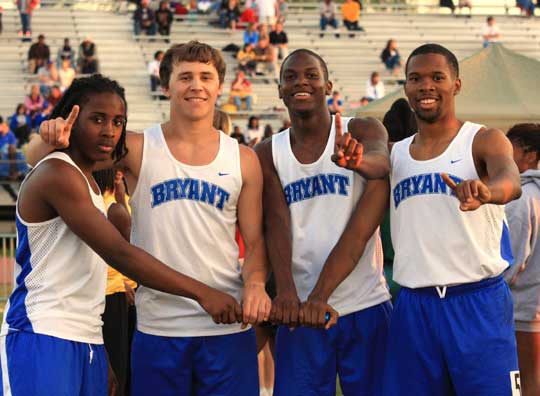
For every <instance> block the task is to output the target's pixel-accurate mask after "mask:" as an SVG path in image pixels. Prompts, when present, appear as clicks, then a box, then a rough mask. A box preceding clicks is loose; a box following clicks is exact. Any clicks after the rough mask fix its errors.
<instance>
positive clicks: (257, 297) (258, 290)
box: [242, 282, 272, 329]
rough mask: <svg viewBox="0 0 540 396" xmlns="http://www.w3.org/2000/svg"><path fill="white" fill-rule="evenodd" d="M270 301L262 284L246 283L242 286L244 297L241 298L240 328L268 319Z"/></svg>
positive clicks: (270, 306)
mask: <svg viewBox="0 0 540 396" xmlns="http://www.w3.org/2000/svg"><path fill="white" fill-rule="evenodd" d="M271 308H272V301H271V300H270V297H268V294H266V289H265V285H264V283H255V282H254V283H247V284H246V285H244V296H243V297H242V328H243V329H244V328H246V327H247V325H248V324H257V323H261V322H263V321H265V320H268V319H269V318H270V309H271Z"/></svg>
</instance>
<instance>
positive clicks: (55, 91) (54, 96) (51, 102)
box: [44, 85, 62, 116]
mask: <svg viewBox="0 0 540 396" xmlns="http://www.w3.org/2000/svg"><path fill="white" fill-rule="evenodd" d="M60 99H62V90H61V89H60V87H59V86H58V85H53V86H52V88H51V92H50V93H49V95H48V96H47V98H46V99H45V101H46V106H47V108H46V110H45V112H44V114H45V115H47V116H49V115H50V114H51V113H52V111H53V109H54V108H55V107H56V105H57V104H58V102H60Z"/></svg>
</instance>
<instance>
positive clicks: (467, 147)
mask: <svg viewBox="0 0 540 396" xmlns="http://www.w3.org/2000/svg"><path fill="white" fill-rule="evenodd" d="M406 75H407V80H406V84H405V93H406V95H407V98H408V100H409V103H410V104H411V106H412V108H413V110H414V112H415V116H416V122H417V125H418V133H416V134H415V135H413V136H411V137H409V138H407V139H404V140H402V141H400V142H398V143H395V144H394V146H393V147H392V154H391V162H392V171H391V179H390V181H391V194H390V196H391V200H390V211H391V212H390V213H391V227H392V242H393V245H394V250H395V258H394V280H395V281H396V282H397V283H399V284H400V285H401V286H402V288H401V291H400V294H399V297H398V300H397V303H396V307H395V310H394V313H393V316H392V323H391V327H390V335H389V344H388V348H387V358H386V361H385V374H384V395H386V396H397V395H414V396H424V395H426V396H427V395H430V396H431V395H438V396H450V395H475V396H484V395H485V396H488V395H489V396H503V395H504V396H510V395H519V372H518V364H517V355H516V340H515V337H514V325H513V314H512V298H511V296H510V292H509V289H508V286H507V285H506V283H505V282H504V280H503V279H502V276H501V274H502V273H503V272H504V270H505V269H506V268H508V265H509V263H510V262H511V261H512V254H511V250H510V240H509V235H508V227H507V225H506V221H505V215H504V206H503V204H505V203H507V202H509V201H511V200H513V199H515V198H517V197H519V195H520V194H521V188H520V181H519V173H518V169H517V167H516V165H515V163H514V161H513V158H512V146H511V144H510V142H509V141H508V139H506V137H505V136H504V134H503V133H502V132H501V131H499V130H497V129H489V128H486V127H484V126H482V125H478V124H473V123H471V122H463V121H461V120H459V119H457V118H456V114H455V96H456V95H457V94H459V91H460V88H461V80H460V79H459V66H458V62H457V59H456V57H455V56H454V55H453V54H452V53H451V52H450V51H449V50H447V49H446V48H444V47H442V46H440V45H437V44H426V45H423V46H421V47H418V48H417V49H415V50H414V51H413V52H412V53H411V55H410V56H409V59H408V61H407V65H406Z"/></svg>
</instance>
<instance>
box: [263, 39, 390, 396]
mask: <svg viewBox="0 0 540 396" xmlns="http://www.w3.org/2000/svg"><path fill="white" fill-rule="evenodd" d="M331 92H332V83H331V82H330V81H328V70H327V68H326V65H325V63H324V61H323V60H322V59H321V58H320V57H319V56H318V55H317V54H315V53H314V52H312V51H309V50H305V49H302V50H297V51H295V52H293V53H292V54H291V55H289V57H287V58H286V59H285V60H284V62H283V65H282V69H281V74H280V85H279V95H280V97H281V99H282V100H283V102H284V103H285V106H287V108H288V110H289V116H290V119H291V123H292V127H291V128H289V129H287V130H285V131H284V132H282V133H279V134H277V135H274V137H273V138H272V139H271V140H266V141H265V142H263V143H261V144H260V145H259V146H257V154H258V155H259V159H260V160H261V164H262V168H263V175H264V199H263V201H264V218H265V228H266V242H267V245H268V249H267V250H268V252H269V258H270V261H271V263H272V266H273V270H274V275H275V279H276V284H277V296H276V298H275V299H274V302H273V308H272V312H271V315H270V316H271V318H270V319H271V321H274V322H278V323H283V324H284V326H280V328H279V329H278V333H277V339H276V381H275V389H274V395H276V396H301V395H311V394H317V395H318V394H324V395H332V394H334V392H335V389H336V374H339V376H340V383H341V387H342V389H343V391H344V394H345V395H358V394H363V393H362V392H365V394H368V395H379V394H380V388H381V384H380V379H381V378H382V377H381V373H382V368H383V358H384V347H385V343H386V333H387V327H388V325H389V316H390V311H391V305H390V302H389V299H390V295H389V293H388V290H387V288H386V282H385V280H384V276H383V274H382V265H383V262H382V251H381V245H380V239H379V234H378V230H377V227H378V225H379V222H380V221H381V219H382V217H383V215H384V212H385V208H386V202H387V201H386V199H387V196H388V195H387V194H388V186H387V181H386V180H385V177H386V174H387V173H388V170H389V158H388V150H387V146H386V145H387V136H386V132H385V130H384V128H383V127H382V125H381V124H380V123H379V122H377V121H375V120H372V119H344V120H343V126H342V124H341V118H340V116H339V115H338V116H336V118H334V117H332V116H331V115H330V113H329V111H328V107H327V105H326V96H327V95H329V94H330V93H331ZM342 130H344V131H345V132H347V130H348V131H349V133H346V134H342ZM363 151H365V154H363ZM366 178H381V179H379V180H370V181H366ZM338 315H339V316H340V318H339V321H337V316H338ZM336 321H337V324H336ZM299 325H300V326H301V327H297V326H299ZM304 326H306V327H304ZM332 326H334V327H332ZM330 327H332V328H330ZM289 328H291V329H292V328H295V329H294V331H290V330H289Z"/></svg>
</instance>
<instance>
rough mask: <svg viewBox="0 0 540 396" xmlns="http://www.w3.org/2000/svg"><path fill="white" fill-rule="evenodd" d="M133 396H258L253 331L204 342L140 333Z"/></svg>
mask: <svg viewBox="0 0 540 396" xmlns="http://www.w3.org/2000/svg"><path fill="white" fill-rule="evenodd" d="M131 368H132V372H131V395H132V396H148V395H153V396H209V395H212V396H259V374H258V370H257V347H256V343H255V332H254V331H253V330H249V331H244V332H241V333H236V334H227V335H221V336H204V337H162V336H155V335H150V334H145V333H142V332H140V331H138V330H137V331H136V332H135V335H134V337H133V349H132V352H131Z"/></svg>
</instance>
